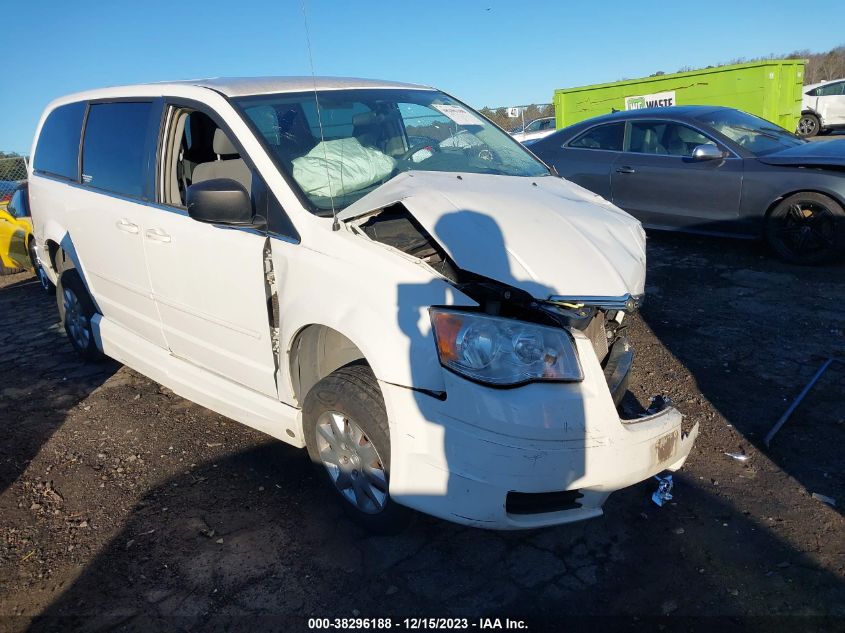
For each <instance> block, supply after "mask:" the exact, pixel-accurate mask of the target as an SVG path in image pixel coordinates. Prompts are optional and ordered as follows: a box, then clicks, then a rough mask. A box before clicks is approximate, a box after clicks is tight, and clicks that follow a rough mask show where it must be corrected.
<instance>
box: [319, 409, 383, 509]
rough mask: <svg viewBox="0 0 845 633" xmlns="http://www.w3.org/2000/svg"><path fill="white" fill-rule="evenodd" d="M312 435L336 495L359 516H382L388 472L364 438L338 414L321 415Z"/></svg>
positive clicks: (362, 434) (367, 438)
mask: <svg viewBox="0 0 845 633" xmlns="http://www.w3.org/2000/svg"><path fill="white" fill-rule="evenodd" d="M315 432H316V439H317V451H318V453H319V455H320V460H321V462H322V464H323V466H324V467H325V469H326V470H327V471H328V473H329V477H331V480H332V482H333V483H334V485H335V487H336V488H337V489H338V491H339V492H340V493H341V494H342V495H343V497H344V498H345V499H346V500H347V501H348V502H349V503H351V504H352V505H354V506H355V507H357V508H358V509H359V510H360V511H361V512H365V513H367V514H378V513H379V512H381V511H382V510H383V509H384V506H385V504H386V503H387V472H386V471H385V468H384V462H383V461H382V459H381V456H380V455H379V453H378V449H377V448H376V446H375V444H373V443H372V441H370V438H369V437H367V434H366V433H365V432H364V431H363V430H362V429H361V427H360V426H358V425H357V424H356V423H355V422H354V421H353V420H351V419H350V418H349V417H348V416H345V415H344V414H342V413H339V412H337V411H326V412H325V413H323V414H322V415H321V416H320V417H319V418H318V420H317V424H316V427H315Z"/></svg>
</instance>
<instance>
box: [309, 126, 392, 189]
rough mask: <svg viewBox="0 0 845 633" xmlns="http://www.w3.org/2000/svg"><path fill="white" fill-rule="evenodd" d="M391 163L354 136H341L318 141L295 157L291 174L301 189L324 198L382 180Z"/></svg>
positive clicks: (388, 171) (388, 157)
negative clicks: (302, 153)
mask: <svg viewBox="0 0 845 633" xmlns="http://www.w3.org/2000/svg"><path fill="white" fill-rule="evenodd" d="M395 164H396V161H395V160H394V159H393V158H391V157H390V156H388V155H387V154H384V153H382V152H380V151H378V150H377V149H373V148H371V147H364V146H363V145H361V143H359V142H358V139H356V138H343V139H336V140H332V141H323V142H321V143H318V144H317V145H316V146H315V147H314V149H312V150H311V151H310V152H308V153H307V154H306V155H305V156H300V157H299V158H295V159H294V160H293V177H294V178H295V179H296V182H298V183H299V186H300V187H302V190H303V191H305V193H307V194H309V195H314V196H323V197H326V198H328V197H330V196H342V195H344V194H347V193H352V192H354V191H359V190H361V189H363V188H364V187H368V186H370V185H372V184H374V183H376V182H378V181H380V180H383V179H384V178H386V177H387V176H389V175H390V174H391V172H392V171H393V168H394V166H395Z"/></svg>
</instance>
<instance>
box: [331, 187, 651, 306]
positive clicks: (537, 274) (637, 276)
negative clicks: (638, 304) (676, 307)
mask: <svg viewBox="0 0 845 633" xmlns="http://www.w3.org/2000/svg"><path fill="white" fill-rule="evenodd" d="M396 202H401V203H402V204H403V205H404V206H405V208H406V209H407V210H408V211H409V212H410V213H411V214H412V215H413V216H414V217H415V218H416V219H417V221H418V222H419V223H420V224H422V226H423V227H424V228H425V229H426V230H427V231H428V232H429V233H430V234H431V235H432V236H434V237H435V238H436V239H437V240H438V242H439V243H440V244H441V245H442V246H443V248H444V249H445V250H446V252H447V253H448V254H449V256H450V257H451V258H452V259H453V260H454V262H455V263H456V264H457V265H458V266H459V267H460V268H462V269H463V270H466V271H469V272H473V273H476V274H479V275H484V276H485V277H489V278H492V279H496V280H498V281H501V282H503V283H506V284H509V285H511V286H515V287H517V288H520V289H522V290H525V291H526V292H529V293H530V294H531V295H532V296H533V297H535V298H537V299H546V298H548V297H550V296H552V295H562V296H585V297H586V296H595V297H621V296H623V295H626V294H632V295H639V294H642V293H643V287H644V284H645V233H644V232H643V230H642V227H641V226H640V223H639V222H638V221H637V220H635V219H634V218H632V217H631V216H630V215H628V214H627V213H625V212H624V211H622V210H620V209H618V208H617V207H614V206H613V205H612V204H610V203H609V202H607V201H606V200H604V199H603V198H601V197H600V196H597V195H595V194H593V193H591V192H589V191H587V190H585V189H583V188H581V187H579V186H578V185H575V184H573V183H570V182H569V181H567V180H564V179H562V178H555V177H552V176H544V177H540V178H522V177H510V176H494V175H487V174H463V173H462V174H455V173H443V172H425V171H417V172H407V173H404V174H401V175H399V176H397V177H396V178H394V179H392V180H391V181H389V182H387V183H385V184H384V185H382V186H381V187H379V188H378V189H376V190H375V191H373V192H371V193H369V194H367V195H366V196H364V197H363V198H361V199H360V200H358V201H357V202H355V203H354V204H352V205H350V206H349V207H347V208H346V209H345V210H344V211H342V212H341V213H340V214H339V215H338V217H339V219H340V220H351V219H353V218H357V217H360V216H364V215H368V214H370V213H371V212H373V211H377V210H379V209H381V208H384V207H386V206H389V205H391V204H394V203H396Z"/></svg>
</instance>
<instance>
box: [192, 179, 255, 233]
mask: <svg viewBox="0 0 845 633" xmlns="http://www.w3.org/2000/svg"><path fill="white" fill-rule="evenodd" d="M186 198H187V203H188V215H189V216H191V218H192V219H194V220H197V221H198V222H208V223H211V224H232V225H235V226H250V225H252V223H253V213H252V201H251V200H250V199H249V194H248V193H247V192H246V189H245V188H244V186H243V185H242V184H241V183H239V182H238V181H237V180H232V179H231V178H213V179H211V180H204V181H202V182H198V183H194V184H193V185H191V186H190V187H188V191H187V193H186Z"/></svg>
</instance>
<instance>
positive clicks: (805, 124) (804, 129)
mask: <svg viewBox="0 0 845 633" xmlns="http://www.w3.org/2000/svg"><path fill="white" fill-rule="evenodd" d="M817 127H818V124H817V123H816V119H815V118H813V117H801V119H800V120H799V121H798V134H800V135H801V136H813V134H815V133H816V128H817Z"/></svg>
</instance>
